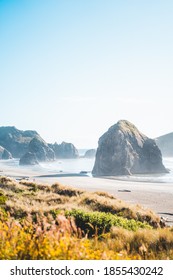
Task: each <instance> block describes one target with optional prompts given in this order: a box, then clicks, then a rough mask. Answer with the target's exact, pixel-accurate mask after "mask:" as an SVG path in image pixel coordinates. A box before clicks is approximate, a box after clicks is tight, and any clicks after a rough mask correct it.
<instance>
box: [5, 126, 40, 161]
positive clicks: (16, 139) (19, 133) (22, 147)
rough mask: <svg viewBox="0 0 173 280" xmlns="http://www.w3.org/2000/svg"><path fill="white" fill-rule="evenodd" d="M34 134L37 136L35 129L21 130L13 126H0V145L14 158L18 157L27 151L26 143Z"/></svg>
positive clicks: (27, 143)
mask: <svg viewBox="0 0 173 280" xmlns="http://www.w3.org/2000/svg"><path fill="white" fill-rule="evenodd" d="M35 136H39V134H38V133H37V132H36V131H32V130H26V131H23V130H19V129H17V128H15V127H14V126H2V127H0V145H1V146H2V147H4V148H5V149H6V150H8V151H9V152H10V153H11V155H12V156H13V157H14V158H20V157H21V156H23V155H24V154H25V153H26V152H27V150H28V145H29V143H30V141H31V140H32V138H33V137H35Z"/></svg>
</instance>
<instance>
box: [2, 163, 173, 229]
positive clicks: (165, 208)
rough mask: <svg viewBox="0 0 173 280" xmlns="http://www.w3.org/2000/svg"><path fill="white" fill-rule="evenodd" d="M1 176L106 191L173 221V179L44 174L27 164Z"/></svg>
mask: <svg viewBox="0 0 173 280" xmlns="http://www.w3.org/2000/svg"><path fill="white" fill-rule="evenodd" d="M0 175H1V176H9V177H12V178H14V179H16V180H20V179H21V178H23V177H24V178H27V179H28V180H31V181H35V182H37V183H46V184H52V183H54V182H60V183H61V184H65V185H68V186H73V187H76V188H82V189H85V190H87V191H106V192H109V193H111V194H113V195H114V196H116V197H117V198H120V199H122V200H124V201H126V202H128V203H131V204H140V205H142V206H143V207H144V208H148V209H151V210H152V211H154V212H155V213H156V214H158V215H159V216H161V217H164V218H165V219H166V221H167V223H168V224H169V225H173V183H153V182H152V183H148V182H132V181H127V180H126V181H123V180H118V179H117V178H112V177H111V178H110V179H109V178H93V177H88V176H84V175H81V174H61V173H57V174H43V173H42V174H40V172H39V173H38V172H33V171H27V170H26V169H25V168H18V169H13V168H5V169H3V170H1V171H0Z"/></svg>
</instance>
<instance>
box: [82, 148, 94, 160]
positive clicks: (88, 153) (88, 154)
mask: <svg viewBox="0 0 173 280" xmlns="http://www.w3.org/2000/svg"><path fill="white" fill-rule="evenodd" d="M95 155H96V150H95V149H90V150H88V151H86V152H85V154H84V158H94V157H95Z"/></svg>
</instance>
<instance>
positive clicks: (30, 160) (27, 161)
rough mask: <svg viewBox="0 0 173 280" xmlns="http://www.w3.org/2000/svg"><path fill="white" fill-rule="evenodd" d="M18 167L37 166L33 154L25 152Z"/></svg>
mask: <svg viewBox="0 0 173 280" xmlns="http://www.w3.org/2000/svg"><path fill="white" fill-rule="evenodd" d="M19 164H20V165H37V164H39V162H38V160H37V157H36V155H35V154H34V153H31V152H27V153H26V154H24V155H23V156H22V157H21V159H20V161H19Z"/></svg>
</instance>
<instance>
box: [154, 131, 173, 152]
mask: <svg viewBox="0 0 173 280" xmlns="http://www.w3.org/2000/svg"><path fill="white" fill-rule="evenodd" d="M155 141H156V144H157V145H158V147H159V149H160V150H161V152H162V155H163V156H164V157H173V132H171V133H168V134H165V135H162V136H160V137H158V138H156V139H155Z"/></svg>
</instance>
